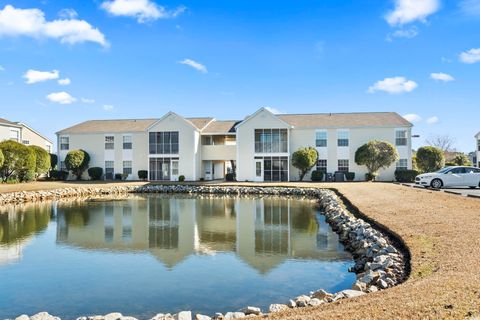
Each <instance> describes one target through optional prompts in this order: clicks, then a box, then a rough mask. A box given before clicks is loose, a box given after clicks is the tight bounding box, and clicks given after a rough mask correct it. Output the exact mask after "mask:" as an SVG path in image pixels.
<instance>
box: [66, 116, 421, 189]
mask: <svg viewBox="0 0 480 320" xmlns="http://www.w3.org/2000/svg"><path fill="white" fill-rule="evenodd" d="M411 128H412V124H411V123H409V122H408V121H406V120H405V119H404V118H402V117H401V116H400V115H398V114H397V113H394V112H378V113H376V112H375V113H337V114H334V113H333V114H332V113H327V114H282V115H275V114H273V113H271V112H270V111H268V110H267V109H265V108H262V109H260V110H258V111H257V112H255V113H254V114H252V115H250V116H248V117H247V118H245V119H244V120H241V121H219V120H216V119H214V118H183V117H181V116H179V115H177V114H175V113H173V112H169V113H167V114H166V115H165V116H163V117H162V118H160V119H137V120H92V121H86V122H83V123H80V124H78V125H75V126H73V127H70V128H67V129H64V130H61V131H59V132H57V138H58V146H57V147H58V150H59V151H58V153H59V162H60V163H59V164H60V167H61V168H64V164H63V161H64V159H65V156H66V154H67V153H68V151H69V150H74V149H84V150H85V151H87V152H88V153H89V154H90V157H91V160H90V166H91V167H102V168H103V169H104V172H105V177H106V178H107V179H111V178H113V176H114V174H115V173H128V174H129V179H138V176H137V172H138V170H148V177H149V179H150V180H153V181H157V180H158V181H160V180H169V181H176V180H178V177H179V176H180V175H184V176H185V178H186V180H200V179H205V180H213V179H223V178H224V177H225V174H226V173H227V172H231V171H235V172H236V175H237V180H239V181H295V180H298V176H299V174H298V170H297V169H295V168H293V167H292V165H291V161H290V158H291V155H292V153H293V152H295V151H296V150H297V149H298V148H301V147H308V146H313V147H316V148H317V150H318V152H319V162H318V164H317V167H316V169H318V170H323V171H325V172H328V173H334V172H336V171H345V172H348V171H350V172H355V173H356V180H363V179H364V178H365V173H366V172H367V169H366V168H365V167H364V166H358V165H356V164H355V161H354V158H355V151H356V150H357V149H358V148H359V147H360V146H361V145H362V144H364V143H366V142H368V141H371V140H384V141H389V142H391V143H392V144H394V145H396V147H397V149H398V151H399V154H400V160H399V161H398V162H397V163H396V164H394V165H392V166H391V167H390V168H388V169H387V170H384V171H382V172H381V174H380V177H379V179H380V180H387V181H388V180H390V181H391V180H393V179H394V172H395V170H396V169H411V166H412V161H411V159H412V151H411V150H412V145H411ZM309 178H310V175H307V176H306V179H309Z"/></svg>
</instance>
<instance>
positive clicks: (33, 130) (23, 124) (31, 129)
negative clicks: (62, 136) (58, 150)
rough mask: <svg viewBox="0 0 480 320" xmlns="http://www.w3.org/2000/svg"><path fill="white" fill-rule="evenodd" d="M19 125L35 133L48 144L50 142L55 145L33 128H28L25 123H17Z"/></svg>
mask: <svg viewBox="0 0 480 320" xmlns="http://www.w3.org/2000/svg"><path fill="white" fill-rule="evenodd" d="M17 123H18V124H19V125H21V126H22V127H25V128H27V129H28V130H30V131H32V132H33V133H35V134H36V135H37V136H39V137H41V138H42V139H44V140H47V141H48V142H50V143H51V144H53V142H52V140H50V139H48V138H47V137H45V136H44V135H42V134H41V133H40V132H38V131H37V130H35V129H33V128H32V127H29V126H27V125H26V124H25V123H22V122H17Z"/></svg>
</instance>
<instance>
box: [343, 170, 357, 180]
mask: <svg viewBox="0 0 480 320" xmlns="http://www.w3.org/2000/svg"><path fill="white" fill-rule="evenodd" d="M345 178H346V179H347V181H353V180H355V172H347V173H345Z"/></svg>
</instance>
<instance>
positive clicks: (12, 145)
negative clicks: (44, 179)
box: [0, 140, 35, 182]
mask: <svg viewBox="0 0 480 320" xmlns="http://www.w3.org/2000/svg"><path fill="white" fill-rule="evenodd" d="M0 150H1V151H2V154H3V156H4V161H3V165H2V166H1V167H0V175H1V176H2V179H3V181H4V182H6V181H8V180H9V179H11V178H13V179H15V178H18V179H19V180H20V178H19V176H22V177H23V178H25V177H27V178H28V176H27V174H26V173H27V172H28V171H32V172H35V152H34V151H33V150H31V149H30V148H27V147H26V146H24V145H23V144H21V143H18V142H16V141H13V140H5V141H2V142H0Z"/></svg>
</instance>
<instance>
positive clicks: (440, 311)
mask: <svg viewBox="0 0 480 320" xmlns="http://www.w3.org/2000/svg"><path fill="white" fill-rule="evenodd" d="M131 184H133V183H131ZM83 185H84V186H90V185H89V184H83ZM104 185H105V184H102V183H99V184H97V186H104ZM107 185H109V186H110V185H112V184H107ZM240 185H252V184H248V183H242V184H240ZM263 185H271V184H263ZM284 185H285V184H284ZM288 185H290V186H292V185H294V184H288ZM296 185H298V186H305V187H313V186H318V187H326V188H335V189H337V190H338V192H340V193H341V194H342V195H344V196H345V197H346V198H348V199H349V200H350V202H351V203H352V204H353V205H354V206H355V207H357V208H358V209H359V210H360V212H362V213H363V214H365V215H366V216H368V217H369V218H371V219H373V220H374V221H376V222H378V223H379V224H381V225H383V226H386V227H387V228H388V229H389V230H391V231H393V232H394V233H396V234H397V235H399V236H400V237H401V238H402V239H403V241H404V243H405V244H406V245H407V247H408V249H409V251H410V253H411V275H410V278H409V279H408V280H407V281H406V282H404V283H403V284H401V285H399V286H397V287H394V288H391V289H388V290H385V291H381V292H377V293H372V294H368V295H366V296H363V297H360V298H356V299H350V300H342V301H338V302H336V303H332V304H327V305H322V306H320V307H317V308H308V309H294V310H289V311H287V312H282V313H278V314H273V315H270V316H269V317H268V318H270V319H312V320H313V319H445V318H452V319H465V318H472V319H473V318H476V317H479V316H480V200H478V199H471V198H464V197H459V196H456V195H451V194H445V193H443V192H433V191H427V190H421V189H413V188H406V187H403V186H399V185H394V184H383V183H339V184H311V183H306V184H296ZM66 186H78V184H77V183H47V182H43V183H42V182H38V183H32V184H25V185H1V186H0V192H9V191H10V192H11V191H19V190H35V189H36V190H38V189H52V188H58V187H66ZM312 276H314V275H312Z"/></svg>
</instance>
